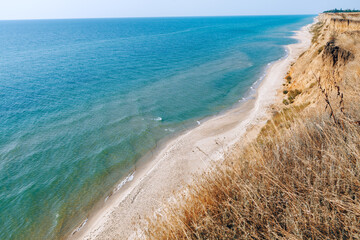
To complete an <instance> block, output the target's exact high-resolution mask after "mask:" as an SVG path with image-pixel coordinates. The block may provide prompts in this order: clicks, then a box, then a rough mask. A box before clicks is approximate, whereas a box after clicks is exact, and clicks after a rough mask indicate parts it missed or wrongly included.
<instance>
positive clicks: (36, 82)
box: [0, 16, 313, 239]
mask: <svg viewBox="0 0 360 240" xmlns="http://www.w3.org/2000/svg"><path fill="white" fill-rule="evenodd" d="M312 21H313V16H271V17H207V18H147V19H97V20H95V19H87V20H41V21H1V22H0V42H1V43H2V44H1V45H0V53H1V54H0V103H1V104H0V121H1V125H0V132H1V134H0V189H1V193H0V211H1V212H2V214H1V216H0V221H1V223H2V224H1V225H0V239H57V238H60V237H61V236H63V234H65V233H67V232H68V231H70V230H71V229H73V228H74V227H75V226H77V225H78V224H79V223H81V222H82V221H84V220H85V219H86V216H87V213H88V212H89V211H90V210H91V209H92V207H93V205H94V203H96V202H97V201H99V199H101V198H103V197H104V196H105V194H106V193H107V192H108V191H109V190H110V189H112V188H113V187H114V185H115V183H116V182H118V180H119V179H121V178H124V177H126V174H127V173H128V172H129V170H130V169H132V167H133V166H134V165H135V163H136V161H137V160H138V159H140V158H141V157H142V156H144V155H145V154H146V153H147V152H148V151H150V150H151V149H153V148H155V146H156V144H157V143H158V142H159V141H160V140H161V139H163V138H165V137H167V136H169V135H171V134H175V133H176V132H179V131H182V130H184V129H186V128H188V127H189V126H192V125H194V124H196V122H197V121H198V120H199V119H202V118H204V117H207V116H211V115H213V114H216V113H218V112H220V111H223V110H225V109H227V108H229V107H230V106H232V105H233V104H234V103H236V102H238V100H240V99H241V98H242V97H246V96H247V94H248V93H249V91H251V90H250V88H251V86H252V85H253V84H254V83H255V82H256V81H257V80H258V79H259V78H261V76H262V74H263V73H264V70H265V68H266V66H267V64H268V63H270V62H273V61H275V60H278V59H279V58H281V57H283V56H284V55H285V50H284V48H283V46H284V45H287V44H290V43H293V42H294V40H293V39H291V38H289V37H290V36H291V35H292V31H294V30H299V29H300V28H301V27H302V26H304V25H307V24H309V23H311V22H312Z"/></svg>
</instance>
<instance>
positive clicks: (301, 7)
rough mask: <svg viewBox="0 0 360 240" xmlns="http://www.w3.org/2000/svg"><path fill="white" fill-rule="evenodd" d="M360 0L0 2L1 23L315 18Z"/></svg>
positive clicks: (74, 0) (357, 5)
mask: <svg viewBox="0 0 360 240" xmlns="http://www.w3.org/2000/svg"><path fill="white" fill-rule="evenodd" d="M333 8H343V9H347V8H351V9H353V8H357V9H359V8H360V0H295V1H294V0H0V19H1V20H10V19H52V18H109V17H166V16H232V15H284V14H317V13H320V12H322V11H324V10H328V9H333Z"/></svg>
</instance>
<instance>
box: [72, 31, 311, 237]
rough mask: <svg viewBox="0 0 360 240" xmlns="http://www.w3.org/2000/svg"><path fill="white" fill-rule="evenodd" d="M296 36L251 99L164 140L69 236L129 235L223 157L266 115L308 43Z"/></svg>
mask: <svg viewBox="0 0 360 240" xmlns="http://www.w3.org/2000/svg"><path fill="white" fill-rule="evenodd" d="M295 38H296V39H298V40H300V41H299V43H297V44H293V45H289V46H287V49H288V53H289V55H288V56H287V57H286V58H284V59H281V60H279V61H277V62H276V63H274V64H273V65H272V66H270V68H269V69H268V72H267V75H266V77H265V78H264V80H263V82H262V83H261V85H260V87H259V88H258V90H257V94H256V98H255V99H254V100H250V101H248V102H246V103H245V104H242V105H241V106H237V107H234V108H233V109H231V110H229V111H227V112H225V113H224V114H221V115H219V116H215V117H213V118H211V119H209V120H207V121H205V122H204V123H201V125H200V126H198V127H196V128H194V129H192V130H189V131H188V132H186V133H184V134H182V135H180V136H178V137H176V138H175V139H172V140H171V141H169V142H168V143H167V144H166V145H165V147H164V148H163V149H162V150H160V151H159V152H158V154H156V156H155V157H154V158H153V159H152V160H151V161H149V162H148V163H147V164H146V165H145V166H143V167H142V169H137V170H136V172H135V175H134V176H135V177H134V179H133V181H131V182H129V183H127V184H126V185H125V186H124V187H123V188H122V190H121V191H119V192H118V193H117V194H115V195H113V196H112V197H111V198H110V199H109V200H108V201H107V203H106V206H105V207H104V208H102V209H101V210H99V211H98V212H96V213H95V214H93V215H92V216H90V217H89V221H87V223H86V225H85V226H84V227H83V228H82V229H81V230H80V231H79V232H76V233H75V234H73V235H71V236H70V239H128V238H129V237H130V238H132V237H133V236H134V231H135V229H136V226H137V224H139V223H141V222H142V221H143V220H144V217H145V216H146V215H151V214H152V213H153V212H154V210H156V209H158V208H160V207H161V205H162V202H163V201H165V200H166V199H168V198H170V197H171V196H172V193H173V192H176V191H179V190H180V189H181V187H182V186H183V185H184V184H185V183H190V182H191V180H192V176H193V174H194V173H196V172H200V171H206V169H209V166H210V165H211V161H214V160H218V159H222V158H223V156H224V153H225V152H227V151H228V150H229V148H231V147H232V146H233V144H235V143H237V144H241V141H244V138H242V136H244V133H246V131H247V129H249V128H250V127H251V126H253V125H255V124H257V125H261V124H263V123H264V121H265V120H266V119H267V116H268V113H269V106H270V104H271V103H273V102H274V100H275V97H276V92H277V89H279V88H280V87H281V85H282V83H283V79H284V77H285V75H286V72H287V71H288V69H289V66H290V64H291V63H292V62H294V61H295V60H296V59H297V57H298V56H299V55H300V54H301V53H302V52H303V51H305V50H306V49H307V48H308V47H309V46H310V42H311V34H310V33H309V26H307V27H304V28H303V29H302V30H301V31H299V32H297V33H296V36H295ZM248 135H249V134H247V136H248ZM248 137H249V136H248ZM250 137H251V136H250Z"/></svg>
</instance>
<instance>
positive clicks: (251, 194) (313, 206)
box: [146, 116, 360, 239]
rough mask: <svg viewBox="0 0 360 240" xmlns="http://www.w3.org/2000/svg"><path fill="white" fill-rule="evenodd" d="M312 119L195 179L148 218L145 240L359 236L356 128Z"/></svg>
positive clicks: (359, 135)
mask: <svg viewBox="0 0 360 240" xmlns="http://www.w3.org/2000/svg"><path fill="white" fill-rule="evenodd" d="M314 118H315V116H313V119H312V120H311V121H306V122H303V123H300V122H296V123H294V125H293V126H292V127H291V128H289V129H287V130H285V131H281V135H280V134H279V135H277V136H275V137H274V136H271V137H267V136H266V137H264V139H263V141H257V142H256V143H254V144H252V145H250V146H248V147H246V148H245V149H244V150H243V151H242V152H241V153H240V154H239V155H238V156H236V157H231V158H228V159H227V160H226V161H225V164H221V165H219V166H217V167H216V168H215V169H214V171H213V172H212V173H211V174H207V175H204V176H202V177H201V178H199V182H198V183H197V184H196V185H192V186H189V188H188V189H187V194H186V196H184V197H183V200H182V201H179V202H178V203H177V204H175V205H170V206H168V207H167V208H166V209H165V210H164V211H163V212H162V213H159V214H158V215H157V217H156V218H154V219H152V220H150V221H149V226H148V228H147V230H146V236H147V238H148V239H236V238H237V239H358V238H360V201H359V200H360V127H359V126H357V125H355V124H353V123H352V122H353V120H352V119H343V121H344V123H345V124H344V128H340V127H339V126H338V125H337V124H334V123H333V122H332V121H331V120H330V119H329V118H328V117H321V116H316V118H315V119H314Z"/></svg>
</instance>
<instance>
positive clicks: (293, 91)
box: [288, 89, 301, 103]
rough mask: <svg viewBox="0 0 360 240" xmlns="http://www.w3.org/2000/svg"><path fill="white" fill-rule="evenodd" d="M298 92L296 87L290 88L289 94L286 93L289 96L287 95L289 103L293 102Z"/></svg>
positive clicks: (299, 92)
mask: <svg viewBox="0 0 360 240" xmlns="http://www.w3.org/2000/svg"><path fill="white" fill-rule="evenodd" d="M299 94H301V91H300V90H298V89H295V90H290V92H289V94H288V96H289V97H288V100H289V102H290V103H293V102H294V100H295V98H296V97H297V96H298V95H299Z"/></svg>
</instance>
